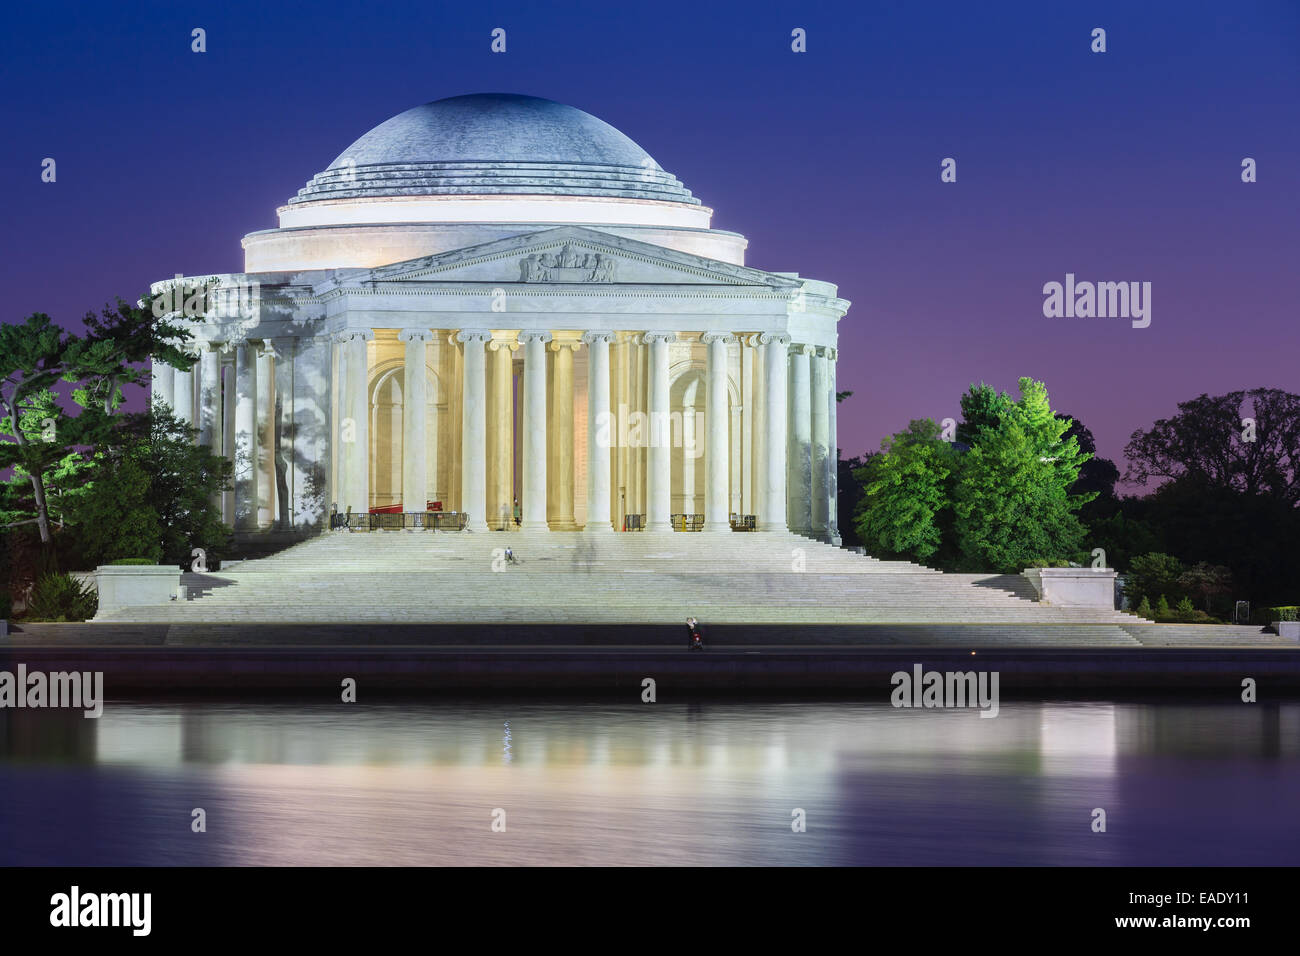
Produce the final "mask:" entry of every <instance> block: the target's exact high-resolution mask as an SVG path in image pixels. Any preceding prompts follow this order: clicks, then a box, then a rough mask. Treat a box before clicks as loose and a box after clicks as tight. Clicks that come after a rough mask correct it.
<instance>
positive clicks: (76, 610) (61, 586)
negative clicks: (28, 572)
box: [26, 572, 99, 622]
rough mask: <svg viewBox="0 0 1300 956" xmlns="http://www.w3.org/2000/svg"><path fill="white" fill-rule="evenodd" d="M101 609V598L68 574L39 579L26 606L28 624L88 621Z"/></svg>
mask: <svg viewBox="0 0 1300 956" xmlns="http://www.w3.org/2000/svg"><path fill="white" fill-rule="evenodd" d="M98 608H99V595H97V594H96V593H95V592H94V591H93V590H92V589H91V588H88V587H86V586H84V585H83V584H82V583H81V582H80V581H78V580H77V579H76V578H74V577H73V576H72V575H70V574H68V573H67V572H55V573H52V574H45V575H42V576H41V577H39V578H37V580H36V586H35V587H33V588H32V598H31V601H30V602H28V605H27V615H26V616H27V620H29V621H54V622H61V621H87V620H89V619H90V618H92V617H94V616H95V611H96V610H98Z"/></svg>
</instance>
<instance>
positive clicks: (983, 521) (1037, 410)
mask: <svg viewBox="0 0 1300 956" xmlns="http://www.w3.org/2000/svg"><path fill="white" fill-rule="evenodd" d="M989 392H991V389H990V390H988V392H980V393H978V394H981V395H983V396H984V398H983V399H981V402H980V405H981V407H985V406H988V405H989V404H990V403H991V404H992V405H993V406H999V404H1000V403H999V402H998V401H997V400H996V399H992V400H989V399H988V398H987V396H988V393H989ZM973 393H974V390H973ZM973 393H968V396H969V395H970V394H973ZM1020 393H1021V398H1020V400H1019V401H1018V402H1015V403H1014V404H1011V405H1009V406H1007V407H1005V408H1004V410H1003V411H1002V413H1001V417H1000V418H999V419H998V421H997V423H996V425H994V424H989V423H986V424H983V425H981V426H979V428H977V429H975V431H974V433H973V435H972V438H973V445H972V447H971V450H970V451H969V452H968V453H967V454H966V455H965V458H964V460H963V462H962V466H961V469H960V476H959V479H958V481H957V484H956V489H955V492H954V499H953V511H954V514H955V521H954V530H955V533H956V538H957V544H958V547H959V548H960V551H961V562H962V565H963V566H964V567H967V568H970V569H971V570H989V569H991V570H998V571H1002V572H1004V573H1012V572H1015V571H1019V570H1021V569H1023V568H1025V567H1032V566H1039V565H1057V564H1060V563H1062V562H1063V561H1066V560H1070V559H1074V558H1078V557H1080V549H1081V547H1082V544H1083V541H1084V534H1085V531H1084V527H1083V525H1082V523H1081V522H1080V521H1079V518H1078V514H1077V512H1078V510H1079V508H1080V507H1081V506H1082V505H1083V504H1084V503H1086V502H1087V501H1088V500H1090V496H1089V495H1076V494H1071V490H1070V489H1071V487H1072V486H1073V485H1074V483H1075V481H1076V480H1077V479H1078V476H1079V469H1080V468H1081V467H1082V465H1083V463H1084V462H1086V461H1087V460H1088V456H1087V455H1086V454H1085V453H1083V452H1081V451H1080V450H1079V447H1078V442H1077V440H1076V439H1074V438H1067V437H1065V433H1066V432H1067V431H1068V430H1069V427H1070V424H1071V423H1070V421H1069V420H1068V419H1062V418H1059V417H1058V416H1056V415H1054V414H1053V413H1052V410H1051V405H1050V403H1049V401H1048V396H1047V389H1046V386H1044V385H1043V384H1042V383H1041V382H1036V381H1034V380H1033V379H1029V378H1022V379H1020ZM964 411H965V405H963V412H964Z"/></svg>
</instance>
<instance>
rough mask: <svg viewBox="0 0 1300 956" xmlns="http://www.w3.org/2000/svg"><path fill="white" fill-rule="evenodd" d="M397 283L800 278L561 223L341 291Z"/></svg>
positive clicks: (370, 276) (355, 274)
mask: <svg viewBox="0 0 1300 956" xmlns="http://www.w3.org/2000/svg"><path fill="white" fill-rule="evenodd" d="M394 282H399V283H400V282H452V283H460V282H466V283H469V282H473V283H479V282H486V283H492V284H493V285H508V284H520V285H530V284H537V285H542V286H569V285H602V284H606V285H608V284H618V285H629V284H631V285H724V286H749V287H758V288H761V289H780V290H786V289H797V288H799V287H800V285H801V283H800V282H799V280H797V279H791V278H789V277H787V276H782V275H777V274H776V273H771V272H763V271H761V270H759V269H750V268H747V267H745V266H738V265H734V264H732V263H729V262H722V261H720V260H717V259H708V258H705V257H704V256H696V255H691V254H690V253H685V252H679V251H677V250H676V249H668V248H666V247H664V246H657V245H654V244H653V243H648V242H642V241H640V240H637V239H628V238H625V237H623V236H615V235H611V234H610V233H607V232H601V231H599V230H597V229H589V228H586V227H584V226H560V227H558V228H555V229H546V230H543V231H540V232H529V233H524V234H522V235H518V236H510V237H508V238H506V239H495V240H492V241H491V242H485V243H481V244H479V245H475V246H467V247H465V248H463V249H453V250H451V251H449V252H441V253H437V254H436V255H431V256H422V257H420V258H418V259H409V260H407V261H405V262H395V263H393V264H391V265H385V266H378V267H375V268H372V269H356V270H348V271H347V272H346V273H341V274H338V275H337V276H336V277H335V278H334V280H333V284H335V285H336V287H338V288H349V287H352V288H356V287H361V286H372V285H374V284H376V283H384V284H387V283H394Z"/></svg>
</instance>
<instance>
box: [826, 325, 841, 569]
mask: <svg viewBox="0 0 1300 956" xmlns="http://www.w3.org/2000/svg"><path fill="white" fill-rule="evenodd" d="M838 358H839V350H838V349H827V350H826V382H827V384H826V395H827V400H828V405H829V407H830V410H829V412H827V415H828V417H829V419H830V453H831V456H830V467H829V468H828V469H827V473H828V474H829V475H830V483H829V487H830V504H829V509H828V510H829V512H830V513H829V515H828V517H827V522H826V523H827V536H828V539H829V541H830V543H831V544H833V545H835V546H836V547H837V548H838V547H839V546H840V544H841V543H842V540H843V539H842V538H841V537H840V516H839V511H840V507H839V505H840V439H839V433H838V432H837V431H836V427H837V426H836V416H837V415H838V414H839V399H838V398H836V394H837V393H836V391H835V388H836V385H835V364H836V361H837V359H838Z"/></svg>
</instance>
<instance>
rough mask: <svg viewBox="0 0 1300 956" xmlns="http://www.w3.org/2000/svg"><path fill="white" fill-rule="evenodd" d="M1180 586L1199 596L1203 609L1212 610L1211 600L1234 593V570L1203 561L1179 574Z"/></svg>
mask: <svg viewBox="0 0 1300 956" xmlns="http://www.w3.org/2000/svg"><path fill="white" fill-rule="evenodd" d="M1178 586H1179V588H1181V589H1182V590H1183V591H1184V592H1185V593H1186V594H1187V595H1189V596H1191V597H1195V598H1199V599H1200V601H1201V610H1203V611H1205V612H1207V613H1208V612H1209V611H1210V602H1211V601H1212V600H1214V599H1215V598H1217V597H1223V596H1225V595H1228V594H1231V593H1232V572H1231V571H1230V570H1229V569H1228V568H1225V567H1223V566H1222V565H1214V564H1209V563H1208V562H1205V561H1201V562H1199V563H1197V564H1196V565H1194V566H1193V567H1190V568H1188V569H1187V570H1186V571H1184V572H1183V573H1182V574H1180V575H1179V576H1178Z"/></svg>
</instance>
